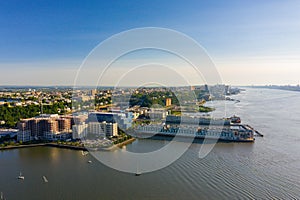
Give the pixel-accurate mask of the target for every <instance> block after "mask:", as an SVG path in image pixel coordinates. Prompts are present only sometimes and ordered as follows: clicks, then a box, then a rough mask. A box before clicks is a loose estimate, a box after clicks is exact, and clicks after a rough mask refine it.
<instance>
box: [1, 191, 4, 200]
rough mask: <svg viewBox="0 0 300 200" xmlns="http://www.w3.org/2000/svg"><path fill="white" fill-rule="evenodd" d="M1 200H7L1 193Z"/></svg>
mask: <svg viewBox="0 0 300 200" xmlns="http://www.w3.org/2000/svg"><path fill="white" fill-rule="evenodd" d="M0 200H5V198H4V196H3V192H1V195H0Z"/></svg>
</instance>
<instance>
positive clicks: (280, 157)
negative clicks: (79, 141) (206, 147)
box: [0, 88, 300, 200]
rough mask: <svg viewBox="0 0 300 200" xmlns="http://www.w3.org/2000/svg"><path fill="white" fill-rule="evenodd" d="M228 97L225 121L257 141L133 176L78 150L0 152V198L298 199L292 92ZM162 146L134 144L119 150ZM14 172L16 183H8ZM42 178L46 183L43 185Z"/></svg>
mask: <svg viewBox="0 0 300 200" xmlns="http://www.w3.org/2000/svg"><path fill="white" fill-rule="evenodd" d="M233 98H235V99H238V100H240V102H239V103H236V102H233V101H226V115H227V116H231V115H233V114H236V115H238V116H240V117H241V118H242V122H243V123H247V124H250V125H251V126H253V127H254V128H255V129H257V130H259V131H260V132H261V133H263V134H264V137H263V138H260V137H257V138H256V140H255V142H254V143H217V144H216V145H215V147H214V148H213V150H212V151H211V152H210V153H209V154H208V155H207V156H206V157H205V158H202V159H201V158H199V156H198V155H199V149H200V146H201V143H193V144H192V145H191V146H190V148H189V149H188V150H187V151H186V152H185V153H184V154H183V156H182V157H180V158H179V159H178V160H177V161H175V162H174V163H173V164H171V165H169V166H168V167H166V168H163V169H161V170H158V171H155V172H151V173H145V174H142V175H141V176H134V175H133V174H128V173H124V172H119V171H116V170H114V169H111V168H109V167H107V166H105V165H103V164H101V163H100V162H98V161H97V160H95V159H94V158H93V157H92V156H91V155H90V154H89V155H87V156H83V155H82V153H81V152H80V151H74V150H67V149H58V148H51V147H34V148H26V149H17V150H7V151H0V173H1V175H0V192H2V193H3V195H4V197H5V198H6V199H8V200H9V199H45V200H47V199H49V200H50V199H51V200H52V199H299V198H300V173H299V172H300V153H299V152H300V93H299V92H290V91H281V90H271V89H250V88H247V89H246V91H244V92H242V93H240V94H238V95H235V96H233ZM223 103H224V102H214V106H216V107H217V108H218V107H220V106H221V105H222V104H223ZM215 112H219V110H218V109H217V110H216V111H215ZM165 143H166V142H165V141H162V140H149V139H143V140H136V141H135V142H133V143H132V144H129V145H127V146H126V150H132V151H134V150H136V149H152V148H153V147H155V148H157V147H159V146H162V145H164V144H165ZM89 160H91V161H92V163H88V161H89ZM20 171H21V172H22V174H23V175H24V176H25V180H23V181H22V180H18V179H17V178H16V177H17V176H18V175H19V172H20ZM42 176H46V177H47V179H48V181H49V182H48V183H44V181H43V179H42Z"/></svg>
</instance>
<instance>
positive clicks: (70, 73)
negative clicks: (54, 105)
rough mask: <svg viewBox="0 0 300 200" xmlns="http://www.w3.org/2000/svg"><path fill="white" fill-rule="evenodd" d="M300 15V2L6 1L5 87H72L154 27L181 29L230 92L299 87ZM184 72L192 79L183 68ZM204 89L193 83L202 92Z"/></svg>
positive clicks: (1, 37) (1, 36) (1, 38)
mask: <svg viewBox="0 0 300 200" xmlns="http://www.w3.org/2000/svg"><path fill="white" fill-rule="evenodd" d="M299 10H300V2H299V1H296V0H288V1H277V0H275V1H272V2H270V1H268V2H267V1H264V2H262V1H215V0H214V1H188V2H182V1H177V0H176V1H172V3H170V2H168V1H150V2H149V1H145V2H140V1H130V2H124V1H114V2H106V1H103V2H101V1H89V2H87V3H78V2H74V1H63V2H60V1H57V2H56V1H49V0H47V1H40V2H34V3H33V2H29V3H28V2H24V1H3V2H1V3H0V27H1V31H0V69H1V74H0V85H33V86H34V85H70V86H72V85H73V83H74V79H75V76H76V73H77V70H78V68H79V66H80V65H81V63H82V62H83V60H84V58H85V57H86V56H87V55H88V54H89V52H90V51H91V50H92V49H93V48H94V47H96V46H97V45H98V44H99V43H100V42H102V41H103V40H105V39H107V38H109V37H110V36H112V35H114V34H117V33H119V32H122V31H126V30H128V29H132V28H138V27H149V26H150V27H163V28H169V29H174V30H176V31H179V32H182V33H184V34H186V35H188V36H190V37H192V38H193V39H195V40H196V41H197V42H198V43H199V44H200V45H202V46H203V47H204V48H205V49H206V51H207V52H208V54H209V55H210V57H211V59H212V60H213V62H214V63H215V65H216V68H217V69H218V71H219V74H220V77H221V78H222V81H223V83H225V84H231V85H252V84H254V85H269V84H278V85H287V84H291V85H297V84H299V82H300V78H299V75H300V68H299V66H300V37H299V35H300V20H299V19H300V13H299V12H298V11H299ZM130 59H131V61H133V62H135V61H136V60H139V59H145V58H143V57H142V58H141V57H131V58H130ZM148 59H149V62H150V61H151V59H152V57H149V58H148ZM174 65H178V63H176V62H174ZM124 67H126V66H125V65H124ZM121 68H122V66H121ZM180 70H181V71H182V73H187V74H188V73H190V74H191V73H192V72H189V71H187V70H186V68H185V67H183V66H181V69H180ZM197 81H198V80H193V78H191V80H190V82H191V84H202V82H201V81H200V80H199V82H197ZM93 84H94V83H88V82H87V84H86V85H93ZM109 84H110V83H109V79H108V80H107V83H106V85H109ZM124 84H125V83H124Z"/></svg>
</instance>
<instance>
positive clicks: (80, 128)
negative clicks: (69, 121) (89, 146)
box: [72, 123, 88, 139]
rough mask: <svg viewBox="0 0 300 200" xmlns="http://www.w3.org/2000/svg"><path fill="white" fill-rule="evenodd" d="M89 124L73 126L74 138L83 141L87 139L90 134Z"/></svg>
mask: <svg viewBox="0 0 300 200" xmlns="http://www.w3.org/2000/svg"><path fill="white" fill-rule="evenodd" d="M87 129H88V124H86V123H82V124H75V125H73V126H72V138H73V139H82V138H84V137H86V135H87V132H88V130H87Z"/></svg>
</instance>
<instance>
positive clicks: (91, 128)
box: [88, 121, 118, 137]
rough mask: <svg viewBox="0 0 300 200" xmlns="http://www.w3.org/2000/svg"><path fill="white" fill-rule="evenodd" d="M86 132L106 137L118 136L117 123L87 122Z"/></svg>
mask: <svg viewBox="0 0 300 200" xmlns="http://www.w3.org/2000/svg"><path fill="white" fill-rule="evenodd" d="M88 133H89V134H94V135H105V136H106V137H112V136H118V124H117V123H111V122H106V121H103V122H89V124H88Z"/></svg>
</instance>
